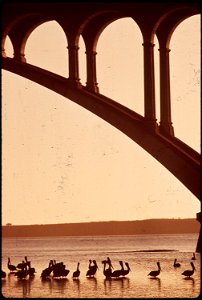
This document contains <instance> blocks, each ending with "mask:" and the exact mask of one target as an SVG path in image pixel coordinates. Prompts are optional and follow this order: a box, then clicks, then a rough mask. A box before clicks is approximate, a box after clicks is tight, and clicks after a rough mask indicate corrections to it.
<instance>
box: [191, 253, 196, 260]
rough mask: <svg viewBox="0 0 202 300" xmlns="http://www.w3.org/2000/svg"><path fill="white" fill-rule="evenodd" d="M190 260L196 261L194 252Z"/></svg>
mask: <svg viewBox="0 0 202 300" xmlns="http://www.w3.org/2000/svg"><path fill="white" fill-rule="evenodd" d="M191 260H196V256H195V253H194V252H193V256H192V258H191Z"/></svg>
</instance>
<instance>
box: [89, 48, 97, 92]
mask: <svg viewBox="0 0 202 300" xmlns="http://www.w3.org/2000/svg"><path fill="white" fill-rule="evenodd" d="M96 54H97V52H96V51H93V50H91V49H89V50H86V60H87V82H86V89H87V90H89V91H91V92H95V93H99V88H98V83H97V78H96Z"/></svg>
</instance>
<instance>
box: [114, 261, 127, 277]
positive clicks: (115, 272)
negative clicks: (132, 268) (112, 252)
mask: <svg viewBox="0 0 202 300" xmlns="http://www.w3.org/2000/svg"><path fill="white" fill-rule="evenodd" d="M119 264H120V265H121V269H119V270H115V271H114V272H112V274H111V277H115V278H117V277H120V276H122V275H123V272H124V268H123V261H122V260H120V261H119Z"/></svg>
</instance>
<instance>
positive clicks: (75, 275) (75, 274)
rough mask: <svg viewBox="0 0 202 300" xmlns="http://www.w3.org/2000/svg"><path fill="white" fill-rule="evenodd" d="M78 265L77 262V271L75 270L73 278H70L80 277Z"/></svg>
mask: <svg viewBox="0 0 202 300" xmlns="http://www.w3.org/2000/svg"><path fill="white" fill-rule="evenodd" d="M79 265H80V263H79V262H78V263H77V269H76V271H74V273H73V276H72V277H73V278H78V277H79V275H80V270H79Z"/></svg>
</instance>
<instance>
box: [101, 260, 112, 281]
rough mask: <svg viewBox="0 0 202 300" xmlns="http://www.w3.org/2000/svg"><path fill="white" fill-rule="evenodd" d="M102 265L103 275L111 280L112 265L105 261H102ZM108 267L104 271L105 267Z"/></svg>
mask: <svg viewBox="0 0 202 300" xmlns="http://www.w3.org/2000/svg"><path fill="white" fill-rule="evenodd" d="M102 264H103V265H104V269H103V274H104V276H105V277H106V278H111V275H112V265H111V264H110V263H109V261H107V260H103V261H102ZM107 264H108V265H109V267H108V268H107V269H106V265H107Z"/></svg>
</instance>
